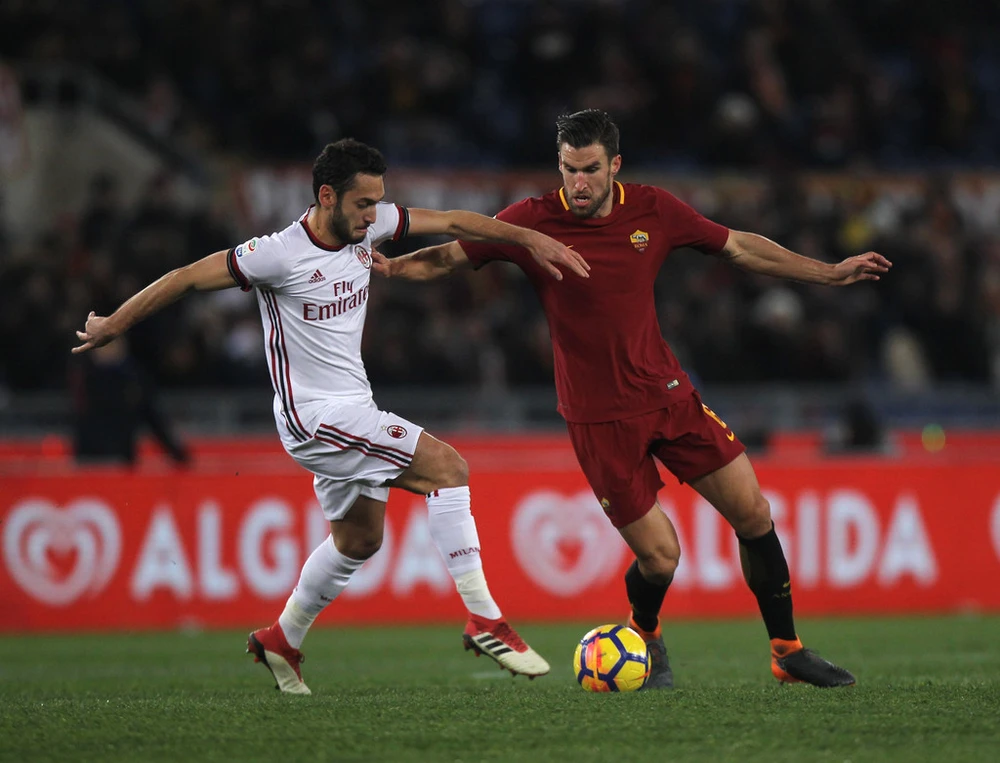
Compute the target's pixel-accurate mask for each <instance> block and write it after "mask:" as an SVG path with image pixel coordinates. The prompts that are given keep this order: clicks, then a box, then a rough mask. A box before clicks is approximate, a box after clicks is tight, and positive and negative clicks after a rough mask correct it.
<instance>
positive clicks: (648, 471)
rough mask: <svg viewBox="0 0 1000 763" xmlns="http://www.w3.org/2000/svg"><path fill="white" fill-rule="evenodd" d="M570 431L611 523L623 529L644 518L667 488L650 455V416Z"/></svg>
mask: <svg viewBox="0 0 1000 763" xmlns="http://www.w3.org/2000/svg"><path fill="white" fill-rule="evenodd" d="M567 429H568V431H569V437H570V442H572V444H573V450H574V451H575V452H576V458H577V461H578V462H579V464H580V468H581V469H582V470H583V473H584V475H585V476H586V478H587V482H588V483H589V484H590V487H591V489H592V490H593V491H594V495H595V496H596V497H597V500H598V501H599V502H600V504H601V508H603V509H604V513H605V514H607V516H608V519H610V520H611V524H613V525H614V526H615V527H617V528H619V529H621V528H622V527H625V526H626V525H628V524H631V523H633V522H635V521H636V520H637V519H640V518H641V517H643V516H644V515H645V514H646V513H647V512H648V511H649V509H650V507H651V506H652V505H653V504H654V503H655V502H656V494H657V492H658V491H659V489H660V488H661V487H663V481H662V480H661V479H660V473H659V470H658V469H657V468H656V463H655V462H654V461H653V458H652V456H651V455H650V454H649V440H650V426H649V420H648V417H646V416H635V417H632V418H629V419H624V420H621V421H608V422H601V423H597V424H576V423H569V422H568V423H567Z"/></svg>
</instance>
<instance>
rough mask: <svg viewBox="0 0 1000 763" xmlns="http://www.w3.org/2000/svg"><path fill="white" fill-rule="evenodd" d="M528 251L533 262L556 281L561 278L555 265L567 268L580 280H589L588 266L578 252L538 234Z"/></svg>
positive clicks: (560, 273)
mask: <svg viewBox="0 0 1000 763" xmlns="http://www.w3.org/2000/svg"><path fill="white" fill-rule="evenodd" d="M528 251H529V252H531V256H532V257H533V258H534V260H535V262H537V263H538V264H539V265H541V266H542V268H544V269H545V271H546V272H548V274H549V275H550V276H552V277H553V278H555V279H556V280H557V281H561V280H562V277H563V276H562V272H561V271H560V270H559V268H557V267H556V265H562V266H563V267H566V268H569V269H570V270H572V271H573V272H574V273H576V274H577V275H578V276H580V277H581V278H590V272H589V271H590V265H588V264H587V261H586V260H585V259H583V257H581V256H580V254H579V253H578V252H574V251H573V250H572V249H570V248H569V247H568V246H563V245H562V244H560V243H559V242H558V241H556V240H555V239H554V238H549V237H548V236H546V235H545V234H543V233H539V234H538V236H537V238H536V242H535V243H534V244H533V245H531V246H529V247H528Z"/></svg>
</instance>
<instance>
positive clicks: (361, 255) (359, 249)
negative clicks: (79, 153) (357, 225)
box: [354, 246, 372, 270]
mask: <svg viewBox="0 0 1000 763" xmlns="http://www.w3.org/2000/svg"><path fill="white" fill-rule="evenodd" d="M354 256H355V257H357V258H358V262H360V263H361V264H362V265H364V266H365V270H371V267H372V256H371V255H370V254H369V253H368V250H367V249H365V248H364V247H363V246H356V247H354Z"/></svg>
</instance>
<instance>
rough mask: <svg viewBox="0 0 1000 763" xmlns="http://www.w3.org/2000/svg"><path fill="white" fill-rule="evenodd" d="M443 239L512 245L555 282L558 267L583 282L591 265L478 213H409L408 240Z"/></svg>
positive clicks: (533, 235)
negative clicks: (528, 256)
mask: <svg viewBox="0 0 1000 763" xmlns="http://www.w3.org/2000/svg"><path fill="white" fill-rule="evenodd" d="M434 234H439V235H445V236H451V237H452V238H460V239H464V240H465V241H487V242H489V243H494V244H515V245H517V246H523V247H524V248H525V249H527V250H528V251H529V252H530V253H531V256H532V257H533V258H534V260H535V262H537V263H538V264H539V265H541V266H542V268H544V269H545V270H546V272H548V273H549V275H551V276H552V277H553V278H555V279H556V280H557V281H561V280H562V272H561V271H560V270H559V268H558V267H556V266H557V265H558V266H561V267H565V268H569V269H570V270H572V271H573V272H574V273H576V274H577V275H578V276H580V277H582V278H589V277H590V275H589V273H588V272H587V271H589V270H590V265H588V264H587V262H586V260H584V259H583V257H581V256H580V254H579V253H578V252H574V251H573V250H572V249H569V248H568V247H565V246H563V245H562V244H560V243H559V242H558V241H556V240H555V239H554V238H551V237H549V236H546V235H545V234H544V233H539V232H538V231H536V230H532V229H530V228H522V227H520V226H519V225H511V224H510V223H505V222H503V221H502V220H497V219H496V218H495V217H487V216H486V215H481V214H479V213H478V212H468V211H466V210H462V209H453V210H451V211H449V212H438V211H437V210H433V209H410V230H409V235H410V236H420V235H434Z"/></svg>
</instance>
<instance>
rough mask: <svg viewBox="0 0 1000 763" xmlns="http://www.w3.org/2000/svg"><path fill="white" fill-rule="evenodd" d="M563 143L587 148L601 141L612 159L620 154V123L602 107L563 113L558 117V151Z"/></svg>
mask: <svg viewBox="0 0 1000 763" xmlns="http://www.w3.org/2000/svg"><path fill="white" fill-rule="evenodd" d="M563 143H568V144H569V145H571V146H572V147H573V148H586V147H587V146H592V145H593V144H595V143H600V144H601V145H602V146H604V150H605V151H607V152H608V158H609V159H611V158H613V157H615V156H618V125H616V124H615V121H614V120H613V119H612V118H611V115H610V114H608V112H606V111H601V110H600V109H584V110H583V111H578V112H576V113H575V114H562V115H560V116H559V117H558V118H557V119H556V150H557V151H559V150H560V149H562V146H563Z"/></svg>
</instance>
